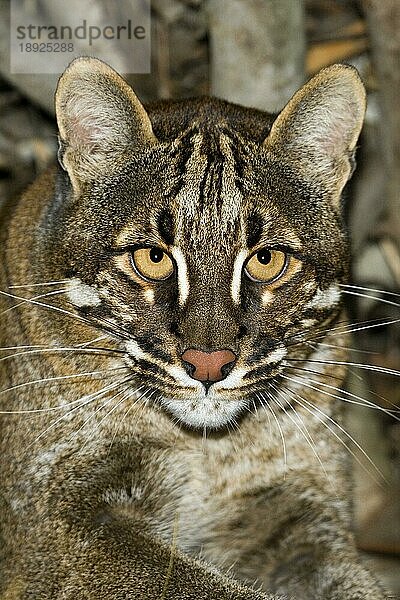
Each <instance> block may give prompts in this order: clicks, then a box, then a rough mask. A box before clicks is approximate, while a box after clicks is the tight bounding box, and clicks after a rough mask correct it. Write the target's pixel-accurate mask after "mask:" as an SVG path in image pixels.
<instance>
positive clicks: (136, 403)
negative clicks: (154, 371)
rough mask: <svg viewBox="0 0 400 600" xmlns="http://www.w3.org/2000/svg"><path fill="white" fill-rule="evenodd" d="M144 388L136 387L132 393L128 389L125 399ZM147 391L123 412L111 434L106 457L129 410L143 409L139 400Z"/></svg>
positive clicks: (142, 386)
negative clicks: (137, 407)
mask: <svg viewBox="0 0 400 600" xmlns="http://www.w3.org/2000/svg"><path fill="white" fill-rule="evenodd" d="M144 387H145V386H144V385H141V386H139V387H138V388H137V389H136V390H133V391H132V390H129V389H128V390H126V394H125V399H129V397H130V396H132V395H133V394H137V393H138V392H139V391H140V390H141V389H143V388H144ZM147 391H148V390H145V391H144V392H143V393H142V394H141V395H140V396H139V397H138V398H136V399H135V401H134V402H133V403H132V404H131V405H130V406H129V407H128V409H127V410H126V411H125V412H124V414H123V415H122V419H121V421H119V422H118V423H117V427H116V429H115V431H114V434H113V436H112V438H111V442H110V446H109V448H108V451H107V456H109V454H110V452H111V448H112V446H113V444H114V441H115V438H116V437H117V434H118V431H119V430H120V428H121V426H122V424H123V422H124V421H125V419H126V418H127V416H128V414H129V413H130V412H131V410H132V409H133V408H135V407H136V406H139V408H140V407H141V406H142V407H143V405H141V404H140V400H141V399H142V398H145V397H146V392H147Z"/></svg>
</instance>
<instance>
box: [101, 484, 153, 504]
mask: <svg viewBox="0 0 400 600" xmlns="http://www.w3.org/2000/svg"><path fill="white" fill-rule="evenodd" d="M142 496H143V489H142V488H141V487H140V486H138V485H132V486H131V488H130V490H129V493H128V492H127V490H126V489H125V488H123V489H119V490H106V491H105V492H104V494H103V500H104V502H106V503H107V504H111V505H113V504H130V503H132V502H134V501H135V500H140V499H141V498H142Z"/></svg>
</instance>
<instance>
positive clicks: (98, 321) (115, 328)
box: [0, 290, 130, 339]
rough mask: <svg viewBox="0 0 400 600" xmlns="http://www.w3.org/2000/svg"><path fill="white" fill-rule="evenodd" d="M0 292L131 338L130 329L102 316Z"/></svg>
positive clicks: (125, 337) (119, 335) (118, 335)
mask: <svg viewBox="0 0 400 600" xmlns="http://www.w3.org/2000/svg"><path fill="white" fill-rule="evenodd" d="M0 294H1V295H3V296H6V297H7V298H14V299H15V300H21V301H22V302H24V303H25V302H26V303H27V304H33V305H34V306H39V307H41V308H45V309H48V310H52V311H54V312H57V313H60V314H63V315H66V316H69V317H72V318H73V319H76V320H77V321H80V322H81V323H85V324H86V325H89V326H90V327H94V326H95V325H101V326H102V328H103V329H105V330H106V331H108V332H109V333H111V334H112V335H116V336H117V337H120V338H122V339H130V334H129V332H128V331H126V330H124V329H123V328H122V327H120V326H119V325H115V324H114V323H111V322H110V321H107V319H104V318H102V317H92V318H90V319H89V318H87V317H83V316H82V315H78V314H76V313H74V312H72V311H69V310H65V309H64V308H61V307H59V306H54V305H52V304H47V303H45V302H38V301H37V300H33V299H31V298H24V297H23V296H17V295H16V294H10V293H8V292H5V291H4V290H0Z"/></svg>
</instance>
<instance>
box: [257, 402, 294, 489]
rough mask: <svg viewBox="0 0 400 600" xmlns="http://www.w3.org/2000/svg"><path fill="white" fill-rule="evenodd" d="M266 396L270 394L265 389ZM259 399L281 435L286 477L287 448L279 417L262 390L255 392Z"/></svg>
mask: <svg viewBox="0 0 400 600" xmlns="http://www.w3.org/2000/svg"><path fill="white" fill-rule="evenodd" d="M266 393H267V395H268V397H270V394H269V393H268V392H267V391H266ZM256 395H257V396H258V397H259V398H260V399H261V404H262V405H263V406H264V407H265V408H267V409H269V410H270V412H271V414H272V416H273V417H274V420H275V423H276V425H277V427H278V429H279V434H280V436H281V440H282V449H283V463H284V468H285V470H284V479H285V478H286V471H287V450H286V442H285V436H284V435H283V431H282V427H281V424H280V423H279V419H278V417H277V416H276V414H275V411H274V409H273V408H272V405H271V404H270V403H269V402H268V401H267V400H266V398H265V397H264V395H263V394H262V392H260V393H259V394H256Z"/></svg>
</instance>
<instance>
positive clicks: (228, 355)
mask: <svg viewBox="0 0 400 600" xmlns="http://www.w3.org/2000/svg"><path fill="white" fill-rule="evenodd" d="M182 360H184V361H185V362H187V363H189V364H191V365H193V366H194V367H195V371H194V373H192V374H191V377H193V379H198V381H220V380H221V379H224V377H226V375H227V373H226V374H224V373H223V372H222V367H224V366H225V365H227V364H228V363H233V362H234V361H235V360H236V356H235V355H234V353H233V352H231V351H230V350H216V351H215V352H201V351H200V350H194V349H193V348H189V350H186V351H185V352H184V353H183V354H182Z"/></svg>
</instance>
